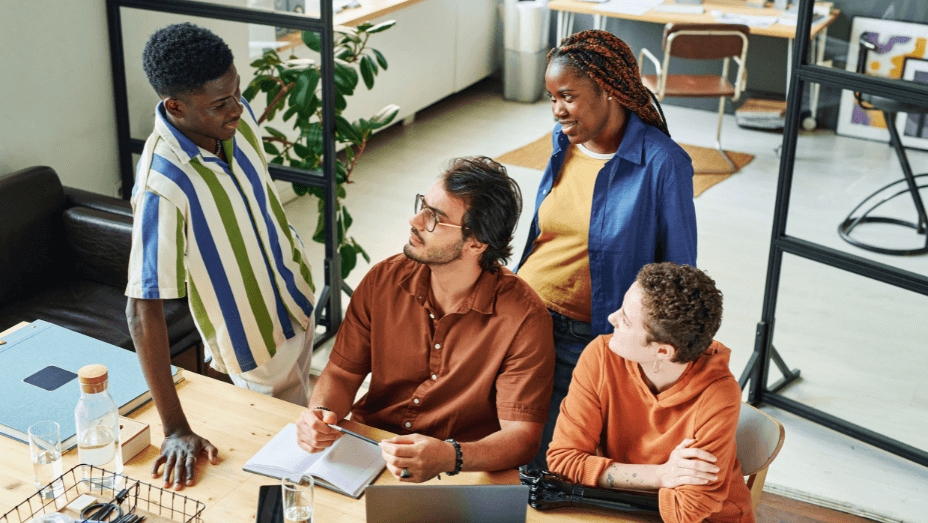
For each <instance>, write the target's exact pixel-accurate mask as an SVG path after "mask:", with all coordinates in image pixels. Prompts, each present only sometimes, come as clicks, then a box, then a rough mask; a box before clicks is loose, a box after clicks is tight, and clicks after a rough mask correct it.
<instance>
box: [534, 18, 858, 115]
mask: <svg viewBox="0 0 928 523" xmlns="http://www.w3.org/2000/svg"><path fill="white" fill-rule="evenodd" d="M597 5H599V4H595V3H591V2H581V1H579V0H551V1H550V2H548V9H551V10H553V11H557V39H558V42H560V41H561V39H562V38H564V37H566V36H568V35H570V34H572V33H573V25H574V15H575V14H578V13H579V14H587V15H592V16H593V26H594V28H595V29H599V30H603V31H605V30H606V20H607V18H621V19H626V20H638V21H642V22H653V23H658V24H667V23H715V21H716V20H715V16H713V15H712V14H711V13H712V11H721V12H723V13H731V14H740V15H750V16H776V17H779V16H781V15H782V13H783V11H781V10H779V9H773V8H770V7H765V8H762V9H759V8H754V7H748V6H747V5H746V4H745V2H744V0H709V1H704V2H703V8H704V12H703V14H699V15H694V14H683V13H663V12H660V11H655V10H653V9H651V10H650V11H648V12H646V13H644V14H643V15H630V14H622V13H610V12H606V11H598V10H596V9H595V7H596V6H597ZM839 14H841V12H840V11H838V10H832V12H831V14H829V15H828V16H826V17H824V19H822V20H821V21H819V22H818V23H817V24H814V25H813V26H812V32H811V38H812V41H811V43H812V45H811V46H810V48H811V51H810V52H811V53H812V55H813V56H814V57H815V60H814V63H816V64H818V65H823V64H824V61H825V41H826V39H827V38H828V26H830V25H831V24H832V23H833V22H834V21H835V20H836V19H837V18H838V15H839ZM751 34H752V35H762V36H772V37H774V38H786V39H787V42H788V45H787V53H786V87H787V90H789V79H790V73H791V71H792V56H793V40H794V39H795V38H796V26H795V25H786V24H781V23H775V24H773V25H770V26H767V27H751ZM755 67H756V65H755ZM750 68H751V65H750V64H748V71H750ZM818 98H819V85H818V84H813V85H812V97H811V99H810V103H809V105H810V107H809V108H810V110H811V113H812V116H811V117H810V119H807V121H804V122H803V127H805V128H806V129H807V130H812V129H814V128H815V125H816V122H815V119H816V117H817V115H818Z"/></svg>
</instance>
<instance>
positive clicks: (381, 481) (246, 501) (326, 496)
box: [0, 333, 655, 523]
mask: <svg viewBox="0 0 928 523" xmlns="http://www.w3.org/2000/svg"><path fill="white" fill-rule="evenodd" d="M2 334H3V333H0V336H2ZM104 363H105V362H104ZM184 375H185V379H184V381H182V382H181V383H179V384H178V385H177V392H178V394H179V395H180V399H181V403H182V404H183V408H184V412H185V413H186V414H187V419H188V420H189V422H190V425H191V427H192V428H193V430H194V431H195V432H196V433H198V434H200V435H201V436H203V437H205V438H207V439H208V440H210V442H212V443H213V444H214V445H215V446H216V447H217V448H218V449H219V457H220V458H221V460H222V461H221V463H219V464H218V465H210V464H208V463H206V462H205V460H201V463H200V464H198V466H197V484H196V485H195V486H193V487H188V488H184V489H183V490H181V491H180V492H181V493H182V494H184V495H185V496H188V497H191V498H193V499H196V500H198V501H202V502H203V503H205V504H206V509H205V510H204V512H203V521H204V523H253V522H254V521H255V513H256V508H257V499H258V487H259V486H260V485H270V484H274V483H275V482H276V480H274V479H273V478H268V477H266V476H260V475H257V474H252V473H250V472H245V471H244V470H242V466H243V465H244V464H245V462H246V461H248V459H250V458H251V457H252V456H253V455H254V454H255V453H256V452H258V450H259V449H260V448H261V447H262V446H263V445H264V444H265V443H267V442H268V441H269V440H270V439H271V438H272V437H273V436H274V434H276V433H277V432H278V431H280V429H281V428H283V427H284V426H285V425H286V424H287V423H291V422H294V421H295V420H296V419H297V418H298V417H299V415H300V413H301V412H302V411H303V409H302V408H301V407H299V406H297V405H293V404H290V403H287V402H284V401H281V400H277V399H274V398H271V397H268V396H263V395H261V394H258V393H255V392H252V391H249V390H246V389H241V388H238V387H235V386H232V385H229V384H227V383H223V382H220V381H218V380H215V379H212V378H208V377H206V376H201V375H199V374H194V373H186V372H185V374H184ZM74 401H75V403H76V402H77V398H75V399H74ZM130 417H131V418H134V419H137V420H140V421H142V422H145V423H148V424H149V425H151V439H152V445H150V446H149V447H148V448H147V449H146V450H144V451H142V452H141V453H140V454H139V455H137V456H136V457H135V458H133V459H132V460H131V461H129V462H128V463H126V464H125V469H124V471H123V473H124V474H125V475H126V476H128V477H130V478H133V479H137V480H140V481H142V482H145V483H150V484H152V485H155V486H159V487H160V486H161V482H160V480H153V479H152V478H151V475H150V471H151V464H152V462H153V461H154V460H155V458H157V456H158V448H160V445H161V441H162V440H163V436H162V434H163V429H162V426H161V422H160V419H159V417H158V413H157V411H156V410H155V408H154V404H153V403H148V404H146V405H144V406H143V407H141V408H140V409H138V410H137V411H135V412H133V413H132V414H131V415H130ZM340 425H342V426H344V427H346V428H349V429H351V430H354V431H357V432H359V433H361V434H364V435H367V436H369V437H371V438H374V439H383V438H387V437H390V436H391V434H389V433H387V432H384V431H381V430H377V429H374V428H371V427H368V426H364V425H359V424H357V423H354V422H352V421H343V422H342V423H340ZM62 459H63V460H64V462H63V470H65V471H67V470H69V469H70V468H71V467H73V466H75V465H77V464H78V457H77V449H74V450H71V451H70V452H66V453H65V454H64V456H63V457H62ZM518 482H519V475H518V472H517V471H516V470H507V471H502V472H493V473H483V472H464V473H462V474H459V475H457V476H453V477H451V476H442V480H441V481H439V480H436V479H432V480H431V481H429V482H428V484H433V485H487V484H495V485H501V484H518ZM375 484H377V485H399V484H400V482H399V481H398V480H397V479H396V478H394V477H393V475H392V474H390V473H389V471H386V470H385V471H384V472H383V473H381V475H380V476H379V477H378V478H377V480H376V482H375ZM33 494H35V488H34V486H33V484H32V463H31V462H30V459H29V446H28V445H27V444H25V443H21V442H18V441H15V440H12V439H10V438H6V437H2V436H0V515H2V514H4V513H6V512H7V511H9V510H10V509H12V508H13V507H14V506H16V505H17V504H19V503H21V502H22V501H24V500H25V499H26V498H28V497H29V496H32V495H33ZM314 517H315V521H316V523H330V522H349V523H354V522H358V523H360V522H363V521H365V519H366V517H365V500H364V496H362V497H361V498H360V499H352V498H350V497H348V496H344V495H342V494H338V493H335V492H333V491H330V490H328V489H325V488H321V487H320V488H317V489H315V514H314ZM607 519H608V520H609V521H655V519H654V518H651V519H648V518H641V517H634V516H623V515H621V513H613V512H606V511H599V510H587V509H576V508H569V509H559V510H555V511H552V512H539V511H536V510H535V509H532V508H529V509H528V518H527V521H529V522H554V521H557V522H562V521H563V522H568V523H571V522H599V521H605V520H607Z"/></svg>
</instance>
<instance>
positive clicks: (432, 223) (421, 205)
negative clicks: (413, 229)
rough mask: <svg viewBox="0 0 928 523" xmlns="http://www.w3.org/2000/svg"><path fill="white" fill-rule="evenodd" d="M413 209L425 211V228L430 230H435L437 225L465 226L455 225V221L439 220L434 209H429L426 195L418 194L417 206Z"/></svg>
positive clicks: (459, 227) (460, 227) (417, 212)
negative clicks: (445, 221)
mask: <svg viewBox="0 0 928 523" xmlns="http://www.w3.org/2000/svg"><path fill="white" fill-rule="evenodd" d="M413 211H415V213H416V214H419V213H421V212H423V211H425V230H427V231H429V232H432V231H434V230H435V227H436V226H438V225H444V226H447V227H457V228H458V229H463V228H464V227H463V226H461V225H455V224H453V223H444V222H441V221H439V219H438V215H436V214H435V211H433V210H432V209H429V207H428V206H427V205H426V204H425V196H422V195H421V194H417V195H416V206H415V208H413Z"/></svg>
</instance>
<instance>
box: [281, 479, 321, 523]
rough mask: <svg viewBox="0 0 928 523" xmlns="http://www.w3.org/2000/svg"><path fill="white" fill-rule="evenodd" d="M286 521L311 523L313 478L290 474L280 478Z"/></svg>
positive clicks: (290, 522) (289, 522) (287, 522)
mask: <svg viewBox="0 0 928 523" xmlns="http://www.w3.org/2000/svg"><path fill="white" fill-rule="evenodd" d="M280 485H281V487H282V488H281V493H282V494H283V497H284V499H283V501H284V521H285V522H286V523H312V521H313V478H312V476H304V475H302V474H291V475H289V476H286V477H284V478H283V479H281V480H280Z"/></svg>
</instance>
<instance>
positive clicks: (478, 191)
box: [442, 156, 522, 273]
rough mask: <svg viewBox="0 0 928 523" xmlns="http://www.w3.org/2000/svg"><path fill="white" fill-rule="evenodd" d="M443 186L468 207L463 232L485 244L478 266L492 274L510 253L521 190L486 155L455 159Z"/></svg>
mask: <svg viewBox="0 0 928 523" xmlns="http://www.w3.org/2000/svg"><path fill="white" fill-rule="evenodd" d="M442 181H443V182H444V189H445V191H447V192H448V194H450V195H452V196H454V197H455V198H458V199H459V200H461V201H462V202H464V205H465V206H466V207H467V210H466V211H465V212H464V223H463V229H462V232H463V234H464V237H465V238H475V239H476V240H477V241H479V242H480V243H485V244H487V248H486V250H484V251H483V254H482V255H481V256H480V268H482V269H483V270H486V271H489V272H492V273H495V272H496V271H497V270H499V267H500V266H501V265H505V264H506V263H507V262H508V261H509V258H510V257H511V256H512V247H511V246H510V243H512V237H513V234H514V233H515V230H516V225H517V224H518V223H519V215H520V214H522V191H521V190H520V189H519V184H518V183H516V181H515V180H513V179H512V178H510V177H509V175H508V174H507V173H506V168H505V167H503V166H502V165H500V164H498V163H496V162H494V161H493V160H491V159H489V158H487V157H485V156H471V157H466V158H455V159H454V160H451V163H450V166H449V167H448V169H447V170H446V171H445V173H444V174H443V175H442Z"/></svg>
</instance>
